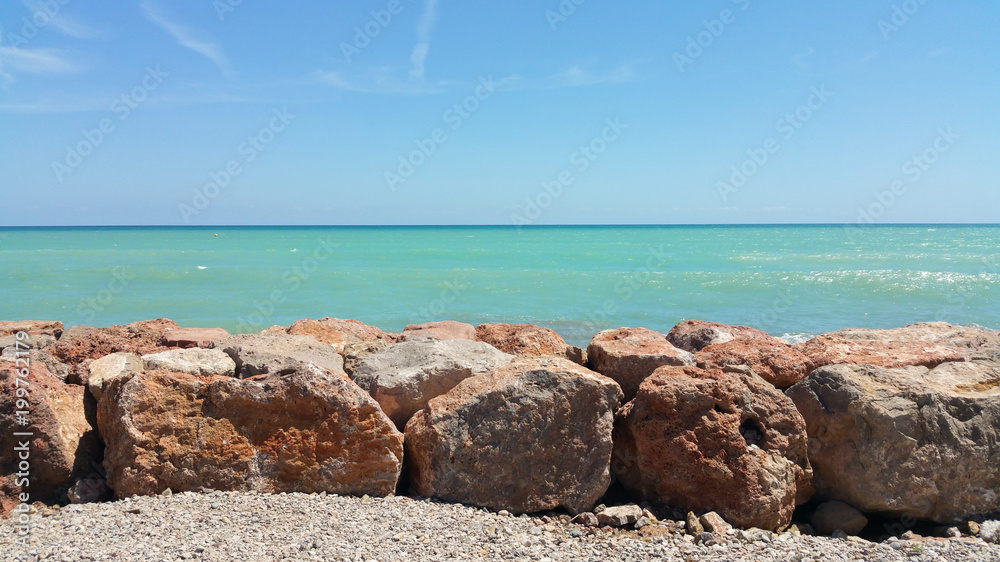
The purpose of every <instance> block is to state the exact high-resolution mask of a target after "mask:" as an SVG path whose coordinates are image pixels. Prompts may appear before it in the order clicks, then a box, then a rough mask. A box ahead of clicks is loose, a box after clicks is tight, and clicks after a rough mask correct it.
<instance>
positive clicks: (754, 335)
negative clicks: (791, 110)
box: [667, 320, 784, 353]
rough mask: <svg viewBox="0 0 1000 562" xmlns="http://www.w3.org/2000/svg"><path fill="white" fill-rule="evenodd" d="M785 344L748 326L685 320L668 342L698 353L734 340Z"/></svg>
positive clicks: (670, 334) (668, 338)
mask: <svg viewBox="0 0 1000 562" xmlns="http://www.w3.org/2000/svg"><path fill="white" fill-rule="evenodd" d="M737 339H739V340H751V341H756V342H770V343H779V342H780V343H784V340H782V339H780V338H776V337H774V336H771V335H769V334H768V333H767V332H762V331H760V330H758V329H756V328H750V327H747V326H730V325H728V324H719V323H718V322H704V321H702V320H685V321H684V322H681V323H679V324H677V325H676V326H674V327H673V328H671V329H670V331H669V332H668V333H667V341H669V342H670V343H672V344H674V346H676V347H677V348H678V349H683V350H685V351H690V352H691V353H696V352H698V351H701V350H702V349H705V348H706V347H708V346H710V345H718V344H720V343H726V342H729V341H733V340H737Z"/></svg>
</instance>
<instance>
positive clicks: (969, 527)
mask: <svg viewBox="0 0 1000 562" xmlns="http://www.w3.org/2000/svg"><path fill="white" fill-rule="evenodd" d="M965 531H966V532H967V533H969V535H971V536H973V537H974V536H977V535H978V534H979V523H977V522H975V521H966V522H965Z"/></svg>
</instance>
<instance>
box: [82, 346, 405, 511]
mask: <svg viewBox="0 0 1000 562" xmlns="http://www.w3.org/2000/svg"><path fill="white" fill-rule="evenodd" d="M97 422H98V427H99V428H100V431H101V436H102V437H103V438H104V442H105V443H106V444H107V450H106V452H105V459H104V466H105V468H106V469H107V474H108V484H109V486H111V488H112V489H113V490H114V492H115V495H116V496H117V497H119V498H124V497H128V496H130V495H133V494H135V495H152V494H159V493H161V492H163V491H164V490H166V489H168V488H169V489H170V490H172V491H174V492H178V491H187V490H200V489H202V488H212V489H216V490H253V491H258V492H274V493H276V492H306V493H311V492H330V493H339V494H355V495H361V494H371V495H380V496H385V495H389V494H392V493H393V492H394V490H395V488H396V484H397V480H398V479H399V474H400V469H401V466H402V457H403V436H402V434H401V433H400V432H399V431H398V430H397V429H396V428H395V426H393V424H392V422H391V421H389V418H387V417H386V416H385V414H383V413H382V411H381V410H380V409H379V407H378V404H376V403H375V401H374V400H372V398H371V397H370V396H368V394H366V393H365V392H364V391H362V390H361V389H360V388H358V387H357V385H355V384H354V383H352V382H351V381H350V380H349V379H347V377H346V376H344V375H342V374H339V373H334V372H331V371H328V370H326V369H322V368H319V367H316V366H314V365H308V364H299V365H298V366H297V367H296V368H295V369H293V370H291V371H289V372H287V373H286V374H283V375H279V374H271V375H265V376H261V377H255V378H252V379H235V378H229V377H195V376H193V375H188V374H186V373H169V372H165V371H152V372H145V373H129V374H127V375H125V376H122V377H119V378H116V379H113V380H111V381H110V382H109V384H108V385H107V386H106V387H105V389H104V397H103V398H102V399H101V401H100V403H99V404H98V410H97Z"/></svg>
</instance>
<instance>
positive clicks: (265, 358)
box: [211, 334, 344, 379]
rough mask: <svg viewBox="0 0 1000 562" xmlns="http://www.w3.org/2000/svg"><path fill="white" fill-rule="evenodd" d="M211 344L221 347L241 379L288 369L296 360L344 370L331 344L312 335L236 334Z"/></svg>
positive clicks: (292, 367) (213, 346)
mask: <svg viewBox="0 0 1000 562" xmlns="http://www.w3.org/2000/svg"><path fill="white" fill-rule="evenodd" d="M211 347H212V349H219V350H222V351H223V352H225V353H226V354H227V355H229V357H230V358H232V360H233V361H234V362H236V375H237V376H238V377H240V378H242V379H246V378H250V377H253V376H257V375H262V374H265V373H282V372H292V371H295V370H296V369H298V368H299V366H300V363H311V364H313V365H316V366H318V367H323V368H325V369H329V370H331V371H335V372H338V373H342V372H344V358H343V357H341V355H340V354H339V353H337V351H336V350H335V349H334V348H333V346H331V345H330V344H327V343H323V342H321V341H319V340H317V339H316V338H314V337H312V336H295V335H289V334H239V335H235V336H229V337H228V338H222V339H218V340H215V341H213V342H212V345H211Z"/></svg>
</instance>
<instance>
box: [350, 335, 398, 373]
mask: <svg viewBox="0 0 1000 562" xmlns="http://www.w3.org/2000/svg"><path fill="white" fill-rule="evenodd" d="M389 345H390V344H388V343H386V341H385V340H368V341H363V342H359V343H349V344H347V345H345V346H344V351H343V353H341V355H343V356H344V372H345V373H347V375H348V376H351V375H353V374H354V370H355V369H357V368H358V364H359V363H361V360H362V359H364V358H365V357H368V356H369V355H371V354H372V353H378V352H379V351H382V350H383V349H385V348H386V347H389Z"/></svg>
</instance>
